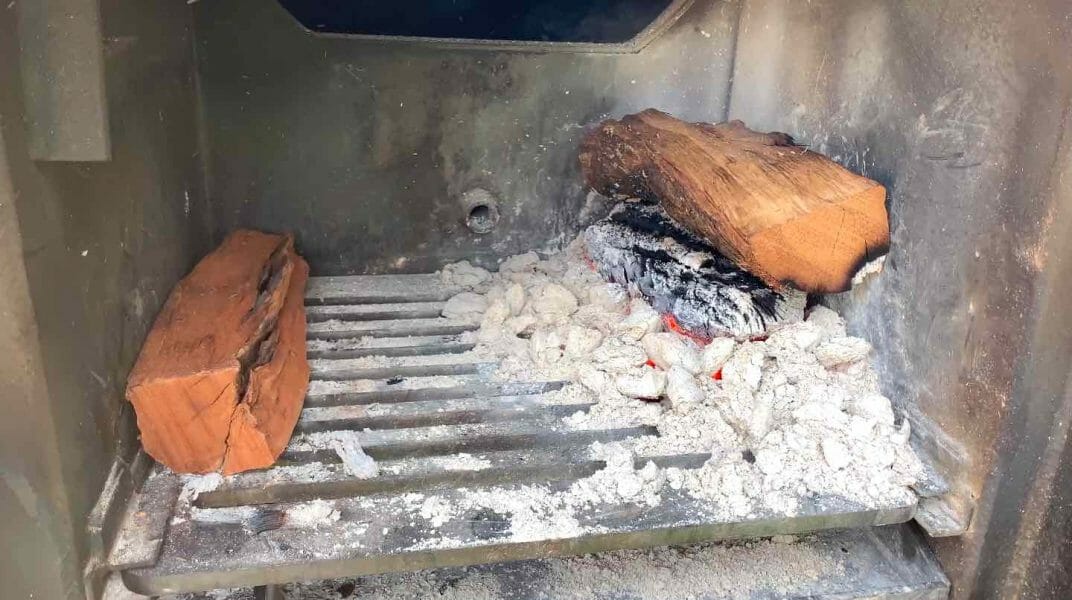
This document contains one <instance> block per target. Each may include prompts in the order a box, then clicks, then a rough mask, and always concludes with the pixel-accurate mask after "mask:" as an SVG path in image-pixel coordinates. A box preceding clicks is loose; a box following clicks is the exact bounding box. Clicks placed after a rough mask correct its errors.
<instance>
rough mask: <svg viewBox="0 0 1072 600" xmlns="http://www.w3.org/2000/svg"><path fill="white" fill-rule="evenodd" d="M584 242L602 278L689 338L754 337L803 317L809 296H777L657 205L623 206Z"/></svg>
mask: <svg viewBox="0 0 1072 600" xmlns="http://www.w3.org/2000/svg"><path fill="white" fill-rule="evenodd" d="M584 242H585V247H586V250H587V252H588V257H589V259H591V260H592V262H593V263H594V265H595V267H596V269H597V270H598V271H599V273H600V275H602V276H603V277H604V278H605V279H607V280H608V281H611V282H614V283H617V284H620V285H623V286H626V287H627V288H629V290H630V291H631V292H632V293H633V295H640V296H642V297H643V298H644V299H645V300H647V301H648V303H649V304H651V305H652V307H653V308H655V310H656V311H658V312H659V313H661V314H663V315H668V316H669V317H672V318H673V320H672V321H671V322H674V323H676V324H677V326H679V327H680V328H681V329H682V330H683V331H685V332H687V333H689V334H691V335H694V336H697V337H700V338H704V339H711V338H714V337H719V336H732V337H736V338H747V337H754V336H760V335H764V334H765V333H766V332H767V330H768V329H769V328H770V327H772V326H774V325H777V324H780V323H785V322H791V321H799V320H800V319H801V318H802V317H803V310H804V304H805V300H806V295H805V294H803V293H801V292H797V291H794V290H787V291H785V292H782V293H779V292H776V291H774V290H773V289H771V288H770V287H768V286H767V285H766V284H764V283H763V282H762V281H760V279H759V278H758V277H755V276H754V275H752V274H751V273H749V272H747V271H745V270H743V269H741V268H740V267H738V266H737V265H735V264H734V263H733V261H731V260H730V259H728V258H726V257H725V256H723V255H721V254H719V252H718V251H717V250H715V249H714V248H712V247H711V246H710V245H708V244H706V243H705V242H703V241H702V240H701V239H700V238H698V237H696V236H694V235H693V234H691V233H689V232H688V231H686V230H685V229H683V228H682V227H681V226H680V225H678V224H677V223H675V222H674V221H673V220H671V219H670V218H669V217H668V216H666V214H665V213H663V211H662V209H660V208H659V207H658V206H655V205H649V204H642V203H640V202H625V203H622V204H619V205H618V206H617V207H616V208H615V209H614V211H613V212H612V213H611V214H610V216H608V217H607V218H606V219H604V220H602V221H600V222H598V223H596V224H594V225H592V226H591V227H589V228H588V230H587V231H585V233H584Z"/></svg>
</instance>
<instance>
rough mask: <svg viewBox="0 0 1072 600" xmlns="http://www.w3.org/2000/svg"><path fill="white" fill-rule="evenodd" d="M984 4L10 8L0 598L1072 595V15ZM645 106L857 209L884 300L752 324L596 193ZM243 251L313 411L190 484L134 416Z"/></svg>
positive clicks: (1063, 8)
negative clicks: (589, 170)
mask: <svg viewBox="0 0 1072 600" xmlns="http://www.w3.org/2000/svg"><path fill="white" fill-rule="evenodd" d="M460 4H465V6H461V7H459V5H460ZM1006 4H1007V3H1000V2H996V1H994V2H991V1H988V0H984V1H982V2H968V1H966V0H965V1H961V0H954V1H952V2H946V3H941V4H940V5H934V6H932V5H930V4H927V3H905V2H892V1H890V2H887V1H883V0H876V1H874V2H847V1H845V2H843V1H840V0H820V1H815V0H813V1H812V2H808V3H800V2H793V1H791V0H744V1H739V2H730V1H726V2H723V1H719V0H669V1H666V2H632V1H629V0H621V1H612V0H606V1H600V2H565V3H564V2H557V1H550V2H539V1H535V0H533V1H531V2H519V3H513V4H510V3H507V4H502V3H481V2H476V3H443V2H416V3H409V2H404V1H400V2H394V3H391V6H389V7H385V6H379V5H378V4H377V5H376V6H372V4H371V3H370V4H369V5H365V4H362V3H356V2H355V3H349V2H330V1H317V2H295V1H281V2H275V1H264V0H227V1H222V0H211V1H210V0H200V1H199V2H191V3H184V2H181V1H180V2H173V1H165V0H147V1H145V2H138V3H136V6H135V5H129V3H117V2H108V1H106V2H97V1H95V0H64V1H62V2H50V3H32V2H18V3H15V4H13V5H12V6H10V7H8V9H7V10H3V11H0V124H2V128H0V277H2V280H3V281H4V282H5V284H4V285H3V286H0V316H2V317H3V318H2V319H0V345H2V347H3V348H4V349H5V352H3V353H2V354H3V355H4V358H3V359H0V386H2V387H0V402H6V404H5V405H4V407H5V418H4V419H2V420H0V422H2V423H3V425H2V427H3V429H2V431H0V450H2V451H3V454H2V461H3V462H2V463H0V476H2V477H0V513H2V514H4V516H5V518H4V519H0V539H3V540H4V544H5V546H6V549H7V550H9V553H8V554H9V558H8V559H7V560H5V561H2V566H0V596H3V597H5V598H6V597H9V596H10V597H13V598H24V597H34V598H72V599H73V598H81V597H88V598H125V597H131V595H134V596H135V597H137V596H138V595H150V596H154V595H159V596H162V597H175V596H174V595H176V594H177V595H178V597H181V598H196V597H198V596H197V595H196V594H197V592H201V591H205V590H215V589H220V588H237V589H235V590H234V591H233V592H232V593H231V597H232V598H246V597H250V596H256V597H278V595H279V594H285V595H286V597H290V598H301V597H306V598H321V597H326V598H346V597H373V598H375V597H385V598H397V597H433V598H434V597H442V598H469V597H472V598H515V597H517V598H557V597H577V598H622V597H626V598H634V597H635V598H645V599H647V598H653V599H654V598H677V597H697V598H737V597H755V598H760V597H763V598H765V597H821V598H828V597H829V598H858V597H867V598H872V597H879V598H944V597H947V596H948V595H949V594H952V596H953V597H956V598H974V597H988V598H990V597H992V598H1064V597H1068V596H1069V595H1070V594H1072V590H1070V589H1069V584H1068V580H1067V572H1068V571H1069V570H1070V569H1072V567H1068V564H1067V559H1064V558H1062V557H1064V556H1065V555H1066V554H1067V552H1065V550H1066V546H1067V544H1068V539H1072V535H1070V534H1069V526H1068V524H1069V522H1072V519H1070V518H1069V515H1068V510H1067V507H1068V506H1070V505H1072V504H1070V497H1072V484H1070V482H1072V478H1070V475H1072V470H1070V469H1069V468H1068V466H1067V465H1068V464H1072V463H1070V462H1069V461H1067V460H1065V457H1066V454H1067V452H1066V444H1067V440H1068V431H1067V428H1068V425H1069V423H1072V414H1070V413H1072V403H1070V402H1069V401H1068V393H1067V382H1068V373H1069V364H1068V362H1069V361H1068V358H1067V357H1068V356H1072V333H1070V332H1072V317H1070V316H1069V313H1068V311H1067V310H1066V309H1065V306H1064V304H1065V303H1064V302H1063V301H1062V299H1063V298H1066V297H1068V295H1069V294H1070V293H1072V289H1069V286H1072V262H1069V261H1068V260H1067V258H1066V257H1067V256H1069V248H1068V242H1067V240H1069V239H1072V236H1070V235H1069V233H1070V231H1069V229H1070V224H1072V190H1070V189H1069V183H1068V182H1069V181H1072V152H1070V148H1072V145H1070V143H1069V140H1068V133H1067V131H1066V130H1067V128H1068V127H1067V124H1068V123H1069V122H1070V119H1072V112H1070V111H1072V108H1070V104H1069V99H1070V98H1072V66H1070V65H1069V64H1068V61H1067V56H1066V54H1067V48H1069V47H1072V31H1070V30H1069V19H1070V15H1072V9H1070V8H1069V7H1068V6H1067V3H1065V2H1059V1H1056V0H1054V1H1053V2H1043V3H1041V4H1039V5H1032V6H1031V7H1011V6H1007V5H1006ZM448 5H449V6H448ZM507 5H510V6H509V10H507ZM467 11H468V12H467ZM649 107H655V108H658V109H660V110H663V111H666V112H667V113H671V114H673V115H674V116H676V117H679V118H681V119H683V120H685V121H690V122H695V121H702V122H720V121H726V120H729V119H741V120H743V121H745V122H746V123H747V124H748V125H749V126H750V127H752V128H754V129H757V130H762V131H784V132H787V133H789V134H790V135H791V136H792V138H793V140H795V143H796V144H799V145H800V146H802V147H806V148H808V149H809V151H815V152H820V153H822V154H825V155H827V156H829V157H830V158H831V159H833V160H834V161H836V162H838V163H840V164H842V165H843V166H845V167H846V168H848V169H849V170H851V171H854V172H856V173H859V174H862V175H864V176H866V177H869V178H871V179H874V180H877V181H878V182H879V183H881V184H882V185H884V186H886V188H887V191H888V195H887V201H886V202H887V204H886V207H887V210H888V212H889V219H890V231H891V244H890V252H889V255H888V256H886V257H885V262H884V264H883V265H882V267H881V270H878V271H877V272H875V273H872V274H871V275H869V276H868V277H865V278H862V280H861V282H859V283H858V284H857V285H855V286H854V287H853V289H852V290H850V291H848V292H844V293H840V294H827V295H824V296H814V295H813V296H811V297H807V296H805V295H804V294H802V293H798V292H794V291H792V290H778V291H776V290H773V289H771V288H769V287H767V286H766V285H764V284H763V283H762V282H761V281H760V280H759V279H758V278H756V277H753V276H752V275H750V274H749V273H747V272H746V271H743V270H741V269H740V268H738V267H737V265H735V264H734V263H733V262H732V261H731V260H729V259H727V258H726V257H724V256H722V255H720V254H718V253H717V251H714V250H713V249H712V248H710V247H709V246H708V245H707V244H706V243H705V242H704V240H702V239H700V238H698V237H697V236H695V235H693V234H690V233H688V232H686V231H685V230H684V229H683V228H681V227H679V226H678V225H676V224H675V223H673V222H672V221H671V220H670V219H668V218H667V217H666V215H665V214H664V213H663V212H662V210H661V209H660V208H659V206H658V205H657V204H654V203H653V202H652V201H654V200H658V199H657V198H643V199H637V198H631V197H628V196H627V195H623V196H621V197H615V198H607V197H603V196H599V195H597V194H595V193H594V192H593V191H591V190H590V189H589V188H588V187H587V186H586V185H585V184H584V178H583V177H582V174H581V172H580V169H581V167H580V165H579V163H578V149H579V144H580V141H581V138H582V136H583V135H584V134H585V132H587V131H590V130H591V128H592V127H594V126H595V125H596V124H597V123H599V122H601V121H603V120H605V119H618V118H620V117H622V116H623V115H625V114H630V113H636V112H639V111H641V110H643V109H646V108H649ZM240 228H252V229H260V230H265V231H272V232H284V231H286V232H293V233H294V235H295V245H296V247H297V249H298V251H299V252H300V253H301V254H302V255H303V256H304V257H305V258H306V259H307V260H308V262H309V265H310V268H311V278H310V281H309V284H308V287H307V289H306V291H305V313H306V317H307V320H308V329H307V334H308V335H307V337H308V340H307V350H308V356H309V359H310V364H311V367H312V375H311V383H310V388H309V392H308V395H307V397H306V399H305V404H304V408H303V410H302V413H301V416H300V419H299V421H298V425H297V428H296V430H295V434H294V437H293V438H292V439H291V441H290V444H289V445H288V446H287V449H286V450H285V452H284V454H283V455H282V457H281V458H280V460H279V462H278V463H277V464H276V465H275V466H273V467H271V468H269V469H264V470H256V471H248V472H245V473H240V474H238V475H234V476H229V477H226V478H221V477H219V476H215V475H206V476H177V475H174V474H172V473H170V472H169V471H167V470H166V469H165V468H163V467H162V466H160V465H156V464H154V463H153V461H152V460H151V459H150V458H149V457H148V456H147V455H146V454H145V453H144V452H143V451H142V449H141V447H140V443H139V440H138V436H137V429H136V427H135V424H134V419H133V414H132V411H131V408H130V405H129V404H128V403H127V402H126V401H125V400H123V388H124V386H125V384H126V378H127V376H128V374H129V372H130V369H131V366H132V365H133V362H134V359H135V358H136V356H137V352H138V349H139V348H140V347H141V344H142V342H143V340H144V339H145V336H146V333H147V331H148V328H149V326H150V325H151V324H152V321H153V319H154V317H155V316H156V314H157V313H158V311H159V310H160V307H161V305H162V303H163V301H164V299H165V298H166V297H167V294H168V292H169V290H170V289H171V288H172V287H173V286H174V285H175V283H176V282H177V281H178V280H179V278H181V277H182V276H183V275H184V274H185V273H187V272H188V271H189V270H190V268H191V267H192V266H193V265H194V264H195V263H196V261H197V260H198V259H199V258H200V257H202V256H204V255H205V254H206V253H207V252H208V251H210V250H211V249H212V248H213V247H214V246H216V245H217V244H218V243H219V242H220V241H221V240H222V239H223V238H224V237H225V236H226V235H227V234H228V233H229V232H231V231H234V230H236V229H240ZM461 261H465V262H461ZM605 281H610V282H614V283H616V284H619V285H618V287H608V286H606V285H605V284H604V283H603V282H605ZM518 289H520V292H518V291H517V290H518ZM626 291H628V294H627V293H626ZM629 295H631V296H632V297H629ZM519 297H520V298H521V301H520V304H519V303H518V301H517V298H519ZM524 306H528V307H536V308H529V309H525V308H523V307H524ZM653 309H654V311H653ZM838 314H840V315H842V316H843V317H844V322H842V321H841V320H839V319H838V318H837V316H836V315H838ZM679 331H680V332H684V333H687V335H678V334H677V333H676V332H679ZM650 333H658V334H659V336H655V337H645V335H646V334H650ZM664 334H665V335H664ZM660 336H661V337H660ZM727 336H729V337H732V338H735V339H736V340H737V341H736V342H732V343H730V342H727V341H725V340H727ZM712 338H715V339H716V343H714V344H712V345H709V346H704V344H705V343H706V342H708V341H709V340H710V339H712ZM857 338H859V339H857ZM717 340H723V341H721V342H719V341H717ZM860 340H866V341H867V342H868V343H869V344H868V343H865V342H862V341H860ZM824 344H825V346H824ZM719 347H721V348H723V349H724V350H725V351H726V352H727V353H730V354H732V355H733V357H730V354H727V356H723V357H719V356H717V355H718V354H719V352H718V351H716V350H718V348H719ZM868 347H870V353H869V355H868V356H869V357H868V359H867V361H861V360H860V357H861V356H863V355H865V354H867V353H868ZM712 348H714V349H712ZM820 348H822V349H821V350H820ZM690 353H691V354H690ZM682 356H686V358H682ZM690 357H691V358H690ZM645 360H647V361H649V362H650V364H645ZM690 361H691V362H690ZM711 365H717V367H716V368H710V369H709V367H711ZM708 371H710V372H708ZM787 390H788V391H787ZM808 394H810V395H808ZM805 396H806V398H805ZM711 398H715V399H716V401H714V402H712V401H709V400H710V399H711ZM802 398H803V399H807V400H808V402H804V401H803V400H802ZM886 398H888V399H889V402H887V401H886V400H885V399H886ZM758 399H762V402H760V400H758ZM880 399H881V400H880ZM648 400H650V402H649V401H648ZM763 402H765V403H766V404H763ZM797 402H800V404H799V405H798V404H795V403H797ZM824 402H825V403H826V404H823V403H824ZM756 403H759V409H760V410H758V411H757V410H756V406H757V404H756ZM891 403H892V404H891ZM715 404H717V410H716V409H715V408H713V406H714V405H715ZM746 408H747V410H746ZM828 410H829V412H826V411H828ZM757 415H759V416H757ZM760 417H762V418H760ZM772 432H775V433H774V435H773V436H772V435H770V434H771V433H772ZM355 444H360V446H361V448H362V449H363V451H364V452H365V453H367V455H368V457H371V459H372V460H373V461H374V462H375V467H374V469H375V470H376V473H377V474H376V475H375V476H373V477H364V476H358V474H363V475H367V474H368V473H360V472H361V471H362V469H369V468H373V467H372V466H371V464H370V463H368V462H365V463H361V464H358V463H357V462H354V461H355V460H358V461H360V460H364V459H363V458H362V457H361V456H360V455H355V454H354V453H353V449H354V448H355V447H356V446H355ZM794 444H795V445H794ZM366 458H367V457H366ZM764 486H766V487H764ZM297 582H303V583H297ZM169 594H170V595H172V596H169ZM220 594H222V592H221V593H220ZM273 595H275V596H273Z"/></svg>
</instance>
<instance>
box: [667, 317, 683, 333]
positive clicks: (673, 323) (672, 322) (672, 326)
mask: <svg viewBox="0 0 1072 600" xmlns="http://www.w3.org/2000/svg"><path fill="white" fill-rule="evenodd" d="M663 323H665V324H666V328H667V329H669V330H670V331H673V332H674V333H680V334H681V335H687V332H686V331H685V330H684V329H682V328H681V325H678V324H677V319H675V318H674V315H663Z"/></svg>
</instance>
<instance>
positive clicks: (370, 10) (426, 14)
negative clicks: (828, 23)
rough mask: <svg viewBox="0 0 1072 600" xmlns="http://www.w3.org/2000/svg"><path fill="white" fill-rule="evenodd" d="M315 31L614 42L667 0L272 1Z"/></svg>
mask: <svg viewBox="0 0 1072 600" xmlns="http://www.w3.org/2000/svg"><path fill="white" fill-rule="evenodd" d="M280 3H281V4H282V5H283V7H284V8H285V9H286V10H287V11H288V12H290V14H291V15H293V16H294V18H295V19H297V20H298V22H300V23H301V24H302V25H303V26H304V27H306V28H308V29H310V30H312V31H315V32H318V33H336V34H350V35H373V36H394V37H416V38H435V39H470V40H499V41H525V42H574V43H576V42H587V43H599V44H620V43H624V42H627V41H629V40H630V39H632V38H634V37H636V36H637V35H638V34H640V33H641V32H642V31H643V30H644V29H645V28H647V27H648V26H650V25H651V24H652V23H653V22H654V21H655V20H656V19H657V18H658V17H659V16H660V15H661V14H662V13H663V12H664V11H665V10H666V9H667V7H669V6H671V5H672V4H673V3H674V2H673V0H515V1H513V2H500V1H498V0H463V1H458V0H432V1H430V2H429V1H422V0H396V1H395V2H370V1H367V0H365V1H354V0H280Z"/></svg>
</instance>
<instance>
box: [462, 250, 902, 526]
mask: <svg viewBox="0 0 1072 600" xmlns="http://www.w3.org/2000/svg"><path fill="white" fill-rule="evenodd" d="M586 239H587V238H586ZM586 253H587V249H586V248H585V244H584V241H583V240H582V239H580V238H579V239H578V240H575V241H574V242H573V243H572V244H570V246H569V247H568V248H567V249H566V250H565V251H563V252H561V253H559V254H556V255H552V256H550V257H549V258H547V259H541V258H540V257H539V256H537V255H536V254H535V253H528V254H522V255H519V256H514V257H511V258H509V259H506V260H505V261H503V262H502V264H501V265H500V268H499V271H498V272H497V273H489V272H487V271H483V270H482V269H477V268H475V267H472V266H470V265H468V264H467V263H459V264H456V265H451V266H450V267H449V268H447V269H444V270H443V272H442V275H443V277H444V279H445V280H446V281H447V282H448V283H451V284H455V285H460V286H463V287H466V288H467V289H468V291H467V292H465V293H463V294H460V295H459V296H457V297H455V298H454V299H452V300H451V301H450V302H448V310H449V311H450V312H452V313H453V315H463V314H464V315H466V316H467V317H470V318H474V319H479V320H480V323H481V327H480V329H479V330H478V331H476V332H473V333H472V334H471V335H473V336H474V337H475V338H476V341H477V342H478V343H477V348H476V349H475V350H474V352H476V353H478V354H482V355H484V356H488V357H493V358H496V359H499V361H500V364H501V367H500V369H499V372H498V376H499V377H501V378H504V379H511V380H524V381H534V380H549V379H562V380H566V381H569V382H571V383H570V384H569V385H567V386H566V387H565V388H563V389H562V390H560V391H558V392H555V393H556V394H562V395H564V396H572V397H574V398H576V397H583V398H584V399H587V400H589V401H591V402H595V405H594V406H593V407H592V408H590V409H589V410H588V411H586V412H578V413H576V414H574V415H572V416H569V417H566V418H565V419H564V422H565V423H564V424H565V425H566V426H568V427H571V428H576V429H604V428H611V427H621V426H629V425H638V424H647V425H653V426H655V427H656V428H657V429H658V431H659V434H660V435H659V436H657V437H646V438H639V439H638V440H633V441H630V442H622V443H619V445H620V446H622V447H623V448H624V449H625V450H626V451H628V452H629V453H630V455H631V456H634V457H636V456H640V460H638V461H637V463H636V464H639V465H645V466H644V468H645V469H646V471H645V472H644V473H641V472H640V470H636V471H635V474H636V476H635V477H625V476H624V475H623V473H624V471H627V470H631V469H632V467H631V466H630V462H631V461H629V460H625V459H622V458H621V456H622V455H621V453H620V450H621V449H620V448H618V449H614V450H613V451H614V453H615V454H613V455H614V456H615V457H616V458H615V460H614V461H613V463H614V464H613V465H612V467H609V468H608V472H606V473H603V474H602V475H600V474H597V475H596V476H593V477H591V478H589V479H588V480H585V481H586V483H581V484H580V485H577V486H574V488H573V489H574V491H576V492H578V493H580V492H581V491H582V490H583V492H584V494H585V495H586V496H589V497H601V498H605V499H608V501H610V500H611V499H613V501H614V502H619V503H620V502H633V503H647V504H651V503H652V501H653V499H652V494H653V490H654V493H657V492H658V490H662V491H663V492H665V491H666V488H670V489H673V490H679V491H681V492H683V493H688V494H690V495H692V496H694V497H697V498H701V499H705V500H709V501H710V502H711V507H712V510H714V511H717V512H718V513H719V514H721V515H723V516H726V517H735V518H736V517H746V516H750V515H769V514H783V515H792V514H795V513H796V512H797V510H798V509H799V508H800V503H801V502H802V501H803V500H804V499H805V498H815V497H825V498H841V499H845V500H848V501H851V502H855V503H857V504H859V505H862V506H865V507H873V508H880V507H886V506H899V505H904V504H905V503H911V502H912V501H913V500H914V497H915V496H914V492H912V490H911V486H912V485H913V484H915V483H916V481H917V480H918V479H919V478H920V477H921V476H922V475H921V473H922V467H921V464H920V462H919V460H918V458H917V457H916V455H915V454H914V452H913V451H912V449H911V447H910V446H909V443H908V436H909V424H908V422H907V421H906V420H904V419H903V418H902V419H900V420H899V419H898V418H897V417H896V415H895V414H894V411H893V409H892V407H891V404H890V401H889V399H887V398H885V397H884V396H882V395H881V393H880V392H879V389H878V383H877V378H876V375H875V373H874V371H873V369H872V368H871V366H870V364H869V361H868V358H867V357H868V354H869V352H870V344H868V343H867V342H866V341H865V340H862V339H859V338H855V337H851V336H848V335H847V333H846V331H845V324H844V321H843V320H842V319H841V318H840V317H839V316H838V315H837V314H836V313H834V312H833V311H831V310H830V309H828V308H825V307H821V306H819V307H815V308H814V309H812V310H811V311H810V312H809V313H808V315H807V317H806V318H803V310H802V308H798V309H796V310H799V311H800V314H798V316H797V318H795V319H792V318H790V319H782V320H773V321H771V320H762V321H761V322H762V324H763V325H764V327H765V330H766V332H767V335H768V336H769V337H767V338H766V339H765V340H752V341H748V340H746V341H738V340H736V339H734V338H733V337H716V338H715V339H713V340H712V341H711V342H710V343H708V344H706V345H702V344H701V343H699V342H697V341H695V340H694V339H692V338H690V337H688V336H685V335H682V334H681V333H678V332H676V331H666V330H665V329H666V323H665V322H664V320H663V318H662V317H661V316H660V314H659V313H658V312H657V311H656V310H654V309H653V308H652V307H651V306H650V305H649V304H648V303H647V302H646V301H645V300H644V299H643V298H640V297H635V298H630V294H629V291H628V290H627V288H626V287H624V286H622V285H619V284H615V283H606V282H604V281H603V280H602V279H601V278H600V276H599V275H598V274H597V273H596V272H594V271H593V270H592V268H591V267H590V266H589V264H588V263H587V261H586V258H587V256H586ZM701 268H702V267H701ZM731 287H732V286H731ZM630 288H631V289H632V290H633V292H634V293H640V292H641V290H638V289H637V286H630ZM734 289H737V288H734ZM737 291H740V290H739V289H737ZM743 293H746V292H743ZM788 304H789V303H787V305H788ZM453 315H452V316H453ZM723 322H725V321H723ZM742 322H743V321H742ZM609 450H610V449H608V448H607V447H606V446H604V447H600V448H594V449H593V452H594V454H598V457H599V458H606V457H608V456H610V455H609V454H608V451H609ZM688 453H710V459H709V460H708V461H707V463H706V464H705V465H704V466H703V467H702V468H698V469H681V468H666V469H659V470H658V473H655V472H650V471H652V470H653V469H654V468H655V467H654V465H650V466H648V465H646V464H645V461H646V457H650V456H659V455H670V454H688ZM626 467H629V468H628V469H627V468H626ZM610 470H613V472H614V476H613V477H608V476H607V475H610ZM622 480H626V481H627V485H625V486H624V487H621V486H619V485H618V482H620V481H622ZM635 482H644V484H643V485H634V483H635ZM634 489H635V490H636V494H631V492H630V490H634ZM570 504H572V503H566V505H570Z"/></svg>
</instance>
